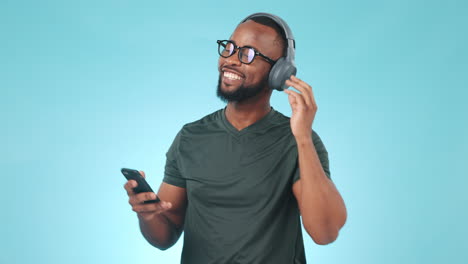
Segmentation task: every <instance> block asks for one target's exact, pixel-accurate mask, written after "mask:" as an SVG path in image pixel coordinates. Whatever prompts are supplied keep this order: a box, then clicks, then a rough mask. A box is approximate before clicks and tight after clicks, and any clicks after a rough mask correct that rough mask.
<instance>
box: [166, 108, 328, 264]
mask: <svg viewBox="0 0 468 264" xmlns="http://www.w3.org/2000/svg"><path fill="white" fill-rule="evenodd" d="M312 138H313V142H314V145H315V148H316V150H317V153H318V155H319V158H320V161H321V163H322V167H323V169H324V171H325V173H326V174H327V176H328V177H330V171H329V166H328V153H327V151H326V149H325V147H324V145H323V143H322V141H321V140H320V138H319V136H318V135H317V134H316V133H315V132H314V131H313V135H312ZM299 177H300V175H299V168H298V153H297V146H296V142H295V139H294V136H293V135H292V132H291V128H290V122H289V118H288V117H286V116H284V115H282V114H281V113H279V112H277V111H275V110H274V109H272V110H271V111H270V113H269V114H267V115H266V116H265V117H264V118H262V119H261V120H259V121H257V122H256V123H254V124H252V125H251V126H249V127H247V128H244V129H242V130H241V131H238V130H237V129H236V128H234V127H233V126H232V125H231V124H230V123H229V122H228V121H227V119H226V117H225V114H224V109H222V110H218V111H216V112H214V113H212V114H210V115H207V116H205V117H204V118H202V119H200V120H198V121H196V122H193V123H189V124H187V125H185V126H184V127H183V128H182V129H181V130H180V132H179V133H178V134H177V136H176V138H175V140H174V142H173V143H172V145H171V147H170V149H169V151H168V152H167V161H166V167H165V175H164V182H166V183H168V184H171V185H175V186H179V187H183V188H186V190H187V198H188V207H187V211H186V216H185V226H184V245H183V251H182V260H181V263H184V264H224V263H229V264H234V263H239V264H247V263H268V264H276V263H278V264H285V263H291V264H292V263H294V264H299V263H306V260H305V252H304V244H303V239H302V230H301V222H300V212H299V209H298V205H297V201H296V199H295V197H294V195H293V192H292V185H293V183H294V182H295V181H297V180H298V179H299Z"/></svg>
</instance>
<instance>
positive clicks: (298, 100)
mask: <svg viewBox="0 0 468 264" xmlns="http://www.w3.org/2000/svg"><path fill="white" fill-rule="evenodd" d="M286 93H287V94H288V95H289V96H292V97H294V100H295V102H296V103H295V104H294V108H295V110H301V109H305V108H306V103H305V102H304V97H303V96H302V95H301V94H299V93H298V92H295V91H292V90H288V91H287V92H286ZM291 106H293V105H291Z"/></svg>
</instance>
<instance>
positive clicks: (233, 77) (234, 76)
mask: <svg viewBox="0 0 468 264" xmlns="http://www.w3.org/2000/svg"><path fill="white" fill-rule="evenodd" d="M223 76H224V77H225V78H227V79H230V80H242V77H240V76H239V75H237V74H235V73H232V72H227V71H225V72H224V73H223Z"/></svg>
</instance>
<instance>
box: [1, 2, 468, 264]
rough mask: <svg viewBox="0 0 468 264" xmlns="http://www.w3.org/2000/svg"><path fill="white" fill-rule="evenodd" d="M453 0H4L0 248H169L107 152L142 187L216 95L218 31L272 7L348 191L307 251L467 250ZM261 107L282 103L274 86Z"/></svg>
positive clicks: (353, 258) (75, 253)
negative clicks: (330, 238) (341, 211)
mask: <svg viewBox="0 0 468 264" xmlns="http://www.w3.org/2000/svg"><path fill="white" fill-rule="evenodd" d="M467 11H468V4H467V2H466V1H456V0H448V1H422V0H413V1H407V0H393V1H370V0H357V1H344V0H331V1H330V0H329V1H324V0H320V1H319V0H317V1H305V0H304V1H287V2H284V1H275V0H273V1H264V0H259V1H244V0H240V1H234V2H232V1H226V2H223V1H149V0H146V1H143V0H142V1H130V0H112V1H111V0H103V1H90V0H83V1H59V0H56V1H52V0H44V1H26V0H18V1H9V0H6V1H1V2H0V32H1V34H0V99H1V102H0V118H1V119H0V121H1V123H0V124H1V129H0V146H1V147H0V168H1V170H2V172H1V175H2V176H1V177H2V191H1V192H0V193H1V194H0V195H1V201H2V214H1V215H2V217H1V225H0V231H1V234H0V248H1V249H2V250H1V252H2V253H1V254H0V263H47V264H54V263H76V264H81V263H115V264H124V263H179V261H180V253H181V249H182V239H180V240H179V242H178V243H177V244H176V245H175V246H173V247H172V248H170V249H169V250H166V251H160V250H158V249H156V248H153V247H152V246H150V245H149V244H148V243H147V242H146V241H145V240H144V238H143V237H142V235H141V234H140V231H139V228H138V221H137V217H136V215H135V213H134V212H133V211H131V208H130V206H129V204H128V198H127V195H126V193H125V191H124V189H123V184H124V183H125V179H124V177H123V176H122V175H121V174H120V171H119V170H120V168H122V167H129V168H136V169H140V170H144V171H145V172H146V174H147V179H148V181H149V183H150V184H151V185H152V186H153V187H154V188H156V189H157V187H158V186H159V184H160V183H161V180H162V177H163V171H164V163H165V153H166V151H167V149H168V147H169V146H170V144H171V142H172V140H173V138H174V136H175V134H176V133H177V132H178V130H179V129H180V128H181V127H182V126H183V124H185V123H188V122H191V121H194V120H197V119H199V118H201V117H203V116H204V115H206V114H209V113H211V112H213V111H215V110H217V109H220V108H222V107H223V106H224V104H223V103H222V102H221V101H220V100H219V99H218V98H216V93H215V89H216V84H217V80H218V75H219V74H218V71H217V60H218V54H217V50H216V49H217V44H216V40H217V39H226V38H229V36H230V34H231V33H232V31H233V30H234V28H235V27H236V25H237V24H238V23H239V21H240V20H241V19H243V18H244V17H246V16H247V15H249V14H251V13H254V12H270V13H273V14H276V15H279V16H281V17H282V18H283V19H285V20H286V21H287V22H288V24H289V25H290V27H291V29H292V31H293V33H294V36H295V38H296V44H297V45H296V46H297V51H296V64H297V67H298V74H297V75H298V77H300V78H301V79H303V80H305V81H306V82H308V83H309V84H311V85H312V87H313V91H314V94H315V98H316V101H317V104H318V107H319V109H318V112H317V115H316V119H315V121H314V124H313V128H314V130H316V131H317V132H318V133H319V134H320V136H321V138H322V140H323V141H324V143H325V145H326V147H327V149H328V151H329V155H330V166H331V176H332V178H333V180H334V182H335V184H336V186H337V187H338V189H339V190H340V192H341V194H342V196H343V198H344V200H345V202H346V205H347V208H348V221H347V223H346V225H345V226H344V228H343V229H342V230H341V233H340V236H339V237H338V240H337V241H335V242H334V243H332V244H330V245H327V246H318V245H315V244H314V243H313V241H312V240H311V239H310V237H308V236H306V238H305V247H306V253H307V259H308V262H310V263H322V264H326V263H348V264H351V263H356V264H362V263H366V264H374V263H379V264H393V263H466V259H467V258H468V243H467V242H466V239H467V237H468V228H467V226H466V223H468V210H467V209H466V204H467V203H468V195H467V191H466V189H467V187H468V177H467V176H468V173H467V169H468V165H467V163H468V162H467V157H468V140H467V135H468V118H467V116H468V104H467V102H466V101H467V98H468V87H467V81H468V78H467V76H468V74H467V72H468V64H467V61H468V54H467V47H468V43H467V42H468V37H467V36H468V35H467V34H466V29H467V27H468V18H467V16H466V14H467ZM272 105H273V107H274V108H276V109H277V110H279V111H280V112H283V113H285V114H287V115H290V113H291V110H290V106H289V103H288V100H287V96H286V95H285V94H284V93H281V92H276V91H275V92H274V95H273V97H272Z"/></svg>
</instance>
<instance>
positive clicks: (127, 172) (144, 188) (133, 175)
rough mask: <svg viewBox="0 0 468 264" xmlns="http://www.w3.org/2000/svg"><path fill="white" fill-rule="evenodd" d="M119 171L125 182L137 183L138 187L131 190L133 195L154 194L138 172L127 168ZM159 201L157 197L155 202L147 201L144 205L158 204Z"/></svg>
mask: <svg viewBox="0 0 468 264" xmlns="http://www.w3.org/2000/svg"><path fill="white" fill-rule="evenodd" d="M120 171H122V174H123V175H124V176H125V178H127V180H135V181H136V182H137V183H138V186H137V187H135V188H133V191H134V192H135V193H142V192H154V191H153V189H151V187H150V186H149V184H148V183H147V182H146V180H145V178H143V176H141V174H140V172H139V171H137V170H132V169H127V168H122V169H121V170H120ZM159 201H160V200H159V197H156V200H148V201H144V203H145V204H147V203H158V202H159Z"/></svg>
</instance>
